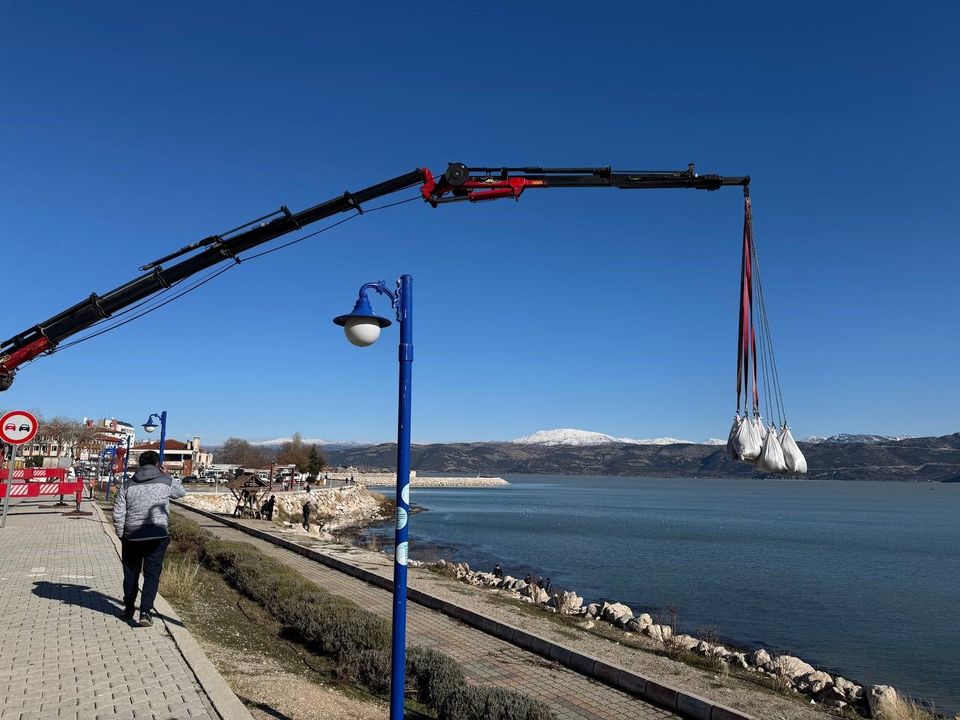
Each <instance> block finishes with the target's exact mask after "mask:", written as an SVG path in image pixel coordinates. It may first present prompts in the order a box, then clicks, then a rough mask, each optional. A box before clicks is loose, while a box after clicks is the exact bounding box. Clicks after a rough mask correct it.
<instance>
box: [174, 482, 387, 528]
mask: <svg viewBox="0 0 960 720" xmlns="http://www.w3.org/2000/svg"><path fill="white" fill-rule="evenodd" d="M270 494H272V495H275V496H276V498H277V500H276V506H275V507H274V512H273V522H274V524H275V525H279V526H281V527H287V528H300V530H301V531H303V532H305V533H306V532H307V531H305V530H303V527H302V523H303V506H304V504H305V503H306V502H307V501H309V502H310V503H311V505H312V507H313V510H312V512H311V514H310V523H311V529H310V534H311V535H314V536H319V537H321V538H323V539H332V535H331V533H333V532H337V531H341V530H345V529H347V528H352V527H362V526H366V525H370V524H372V523H375V522H379V521H381V520H383V519H385V518H386V517H389V516H390V514H391V513H392V509H393V506H392V504H391V503H390V502H389V501H388V500H387V499H386V498H384V497H383V495H380V494H379V493H374V492H371V491H370V490H368V489H367V488H366V487H365V486H363V485H348V486H346V487H342V488H335V489H334V488H320V489H316V490H311V491H310V492H309V493H307V492H275V493H270ZM183 502H184V504H186V505H189V506H191V507H195V508H198V509H200V510H206V511H207V512H214V513H221V514H224V515H232V514H233V511H234V509H235V508H236V507H237V500H236V498H234V497H233V495H232V494H230V493H220V494H211V493H187V495H186V497H184V498H183Z"/></svg>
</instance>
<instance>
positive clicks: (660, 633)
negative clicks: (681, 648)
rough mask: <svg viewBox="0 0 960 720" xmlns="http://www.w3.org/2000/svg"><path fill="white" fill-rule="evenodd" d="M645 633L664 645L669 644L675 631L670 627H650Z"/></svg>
mask: <svg viewBox="0 0 960 720" xmlns="http://www.w3.org/2000/svg"><path fill="white" fill-rule="evenodd" d="M643 632H644V633H645V634H647V635H649V636H650V637H651V638H652V639H654V640H656V641H657V642H662V643H665V642H667V640H669V639H670V638H671V637H672V636H673V630H672V629H671V628H670V626H669V625H648V626H647V627H646V628H645V629H644V631H643Z"/></svg>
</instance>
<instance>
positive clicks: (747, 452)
mask: <svg viewBox="0 0 960 720" xmlns="http://www.w3.org/2000/svg"><path fill="white" fill-rule="evenodd" d="M733 444H734V449H735V451H736V458H737V460H742V461H744V462H756V461H757V458H758V457H760V436H759V435H758V434H757V428H756V426H755V425H754V424H753V421H752V420H750V419H748V418H743V420H742V421H741V422H740V426H739V427H738V428H737V432H736V435H735V436H734V438H733Z"/></svg>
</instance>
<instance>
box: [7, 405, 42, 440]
mask: <svg viewBox="0 0 960 720" xmlns="http://www.w3.org/2000/svg"><path fill="white" fill-rule="evenodd" d="M37 425H38V423H37V419H36V418H35V417H34V416H33V415H32V414H30V413H28V412H27V411H26V410H11V411H10V412H8V413H6V414H4V416H3V417H0V440H3V441H4V442H5V443H9V444H10V445H23V444H24V443H28V442H30V441H31V440H33V436H34V435H36V434H37Z"/></svg>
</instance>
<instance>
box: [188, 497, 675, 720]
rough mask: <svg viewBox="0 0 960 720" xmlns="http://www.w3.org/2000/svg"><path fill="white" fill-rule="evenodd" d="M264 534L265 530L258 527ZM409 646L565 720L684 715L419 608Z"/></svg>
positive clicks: (354, 593) (386, 600)
mask: <svg viewBox="0 0 960 720" xmlns="http://www.w3.org/2000/svg"><path fill="white" fill-rule="evenodd" d="M171 509H173V510H175V512H178V513H180V512H182V513H183V514H184V515H185V516H187V517H189V518H190V519H191V520H194V521H195V522H197V523H199V524H200V525H201V526H203V527H205V528H206V529H208V530H209V531H210V532H212V533H213V534H214V535H216V536H217V537H221V538H223V539H226V540H236V541H239V542H246V543H250V544H251V545H254V546H256V547H257V548H259V549H260V550H261V551H263V552H264V553H265V554H267V555H269V556H271V557H273V558H276V559H277V560H279V561H280V562H282V563H284V564H285V565H288V566H290V567H292V568H294V569H296V570H298V571H299V572H300V573H302V574H303V575H304V576H306V577H307V578H309V579H310V580H312V581H314V582H316V583H317V584H318V585H320V586H321V587H323V588H325V589H327V590H329V591H330V592H332V593H334V594H336V595H342V596H343V597H347V598H350V599H352V600H353V601H354V602H356V603H357V604H358V605H360V606H361V607H363V608H365V609H367V610H370V611H372V612H375V613H377V614H378V615H380V616H382V617H384V618H389V617H390V614H391V612H392V595H391V593H389V592H387V591H385V590H382V589H380V588H377V587H374V586H372V585H368V584H367V583H365V582H363V581H362V580H358V579H356V578H352V577H350V576H348V575H344V574H343V573H340V572H338V571H336V570H334V569H332V568H329V567H327V566H325V565H321V564H320V563H317V562H314V561H312V560H309V559H307V558H305V557H303V556H301V555H298V554H296V553H294V552H292V551H290V550H285V549H283V548H280V547H277V546H276V545H273V544H271V543H268V542H266V541H264V540H260V539H258V538H254V537H252V536H250V535H247V534H245V533H242V532H240V531H239V530H234V529H233V528H229V527H226V526H224V525H222V524H220V523H218V522H217V521H216V520H211V519H210V518H207V517H204V516H203V515H200V514H199V513H194V512H191V511H189V510H186V509H184V508H182V507H177V508H171ZM257 527H258V528H259V527H260V525H259V524H258V525H257ZM407 640H408V642H409V643H411V644H416V645H421V646H425V647H430V648H434V649H436V650H439V651H441V652H444V653H446V654H447V655H450V656H451V657H453V658H455V659H456V660H457V661H458V662H459V663H460V664H461V666H462V667H463V669H464V672H465V673H466V675H467V678H468V680H469V681H470V682H471V683H474V684H477V685H486V686H493V687H504V688H509V689H513V690H519V691H520V692H523V693H525V694H527V695H529V696H531V697H534V698H537V699H539V700H542V701H543V702H545V703H546V704H547V705H549V706H550V707H551V709H552V710H553V711H554V712H555V713H556V715H557V717H558V718H560V719H561V720H669V719H671V718H679V716H678V715H676V714H674V713H671V712H669V711H667V710H664V709H662V708H658V707H656V706H653V705H650V704H648V703H645V702H643V701H642V700H639V699H638V698H636V697H633V696H632V695H628V694H626V693H624V692H620V691H619V690H615V689H614V688H611V687H608V686H607V685H604V684H602V683H599V682H596V681H594V680H591V679H589V678H587V677H584V676H583V675H580V674H579V673H576V672H574V671H572V670H568V669H567V668H564V667H563V666H561V665H558V664H557V663H554V662H550V661H547V660H544V659H543V658H542V657H540V656H538V655H534V654H533V653H530V652H527V651H526V650H523V649H521V648H518V647H516V646H514V645H512V644H510V643H507V642H504V641H502V640H499V639H497V638H495V637H493V636H491V635H488V634H487V633H484V632H481V631H480V630H476V629H474V628H471V627H469V626H468V625H465V624H463V623H461V622H459V621H457V620H454V619H453V618H450V617H447V616H446V615H444V614H442V613H439V612H436V611H433V610H430V609H428V608H425V607H423V606H421V605H417V604H415V603H408V604H407Z"/></svg>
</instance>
